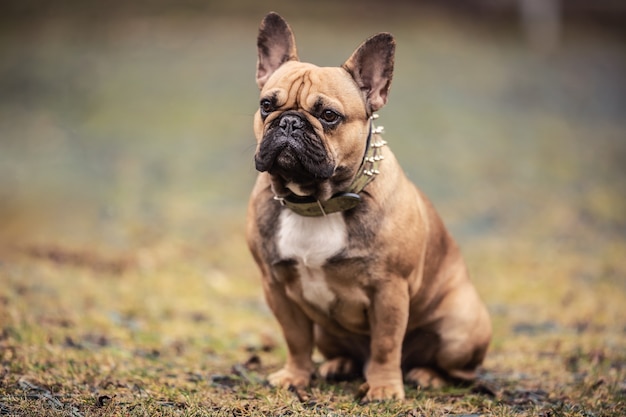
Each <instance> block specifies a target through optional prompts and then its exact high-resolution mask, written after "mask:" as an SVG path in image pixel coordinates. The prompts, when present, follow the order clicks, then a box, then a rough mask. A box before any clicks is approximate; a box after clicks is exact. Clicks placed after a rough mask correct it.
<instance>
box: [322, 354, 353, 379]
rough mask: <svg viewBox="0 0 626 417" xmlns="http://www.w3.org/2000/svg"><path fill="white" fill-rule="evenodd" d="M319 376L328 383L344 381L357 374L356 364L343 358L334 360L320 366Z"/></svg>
mask: <svg viewBox="0 0 626 417" xmlns="http://www.w3.org/2000/svg"><path fill="white" fill-rule="evenodd" d="M319 373H320V376H321V377H322V378H324V379H326V380H330V381H345V380H349V379H353V378H355V377H356V376H357V375H358V374H359V370H358V369H357V365H356V363H355V362H354V361H353V360H352V359H350V358H345V357H339V358H334V359H331V360H328V361H326V362H324V363H323V364H321V365H320V368H319Z"/></svg>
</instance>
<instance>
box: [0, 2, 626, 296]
mask: <svg viewBox="0 0 626 417" xmlns="http://www.w3.org/2000/svg"><path fill="white" fill-rule="evenodd" d="M270 10H275V11H277V12H279V13H281V14H282V15H283V17H285V18H286V19H287V20H288V21H289V22H290V24H291V25H292V27H293V28H294V30H295V33H296V38H297V41H298V46H299V52H300V57H301V59H302V60H305V61H311V62H314V63H317V64H320V65H339V64H341V63H342V62H343V61H344V60H345V59H346V58H347V57H348V56H349V55H350V54H351V52H352V51H353V50H354V49H355V48H356V46H357V45H358V44H359V43H360V42H361V41H362V40H364V39H365V38H366V37H368V36H370V35H371V34H373V33H376V32H379V31H389V32H392V33H393V34H394V35H395V36H396V38H397V43H398V47H397V57H396V69H395V74H394V81H393V85H392V92H391V96H390V102H389V104H388V106H387V107H385V108H384V109H383V110H382V111H381V112H380V113H381V118H380V119H379V123H380V124H381V125H384V126H385V128H386V139H387V140H388V141H389V142H390V145H391V147H392V149H393V150H394V151H395V152H396V154H397V155H398V157H399V159H400V162H401V163H402V165H403V167H404V168H405V170H406V172H407V174H408V175H409V176H410V178H411V179H412V180H413V181H414V182H415V183H416V184H418V186H420V187H421V188H422V189H423V190H424V191H425V192H426V194H427V195H428V196H429V197H430V198H431V199H432V200H433V202H434V204H435V206H436V207H437V208H438V209H439V211H440V212H441V213H442V216H443V218H444V219H445V221H446V223H447V224H448V226H449V228H450V230H451V231H452V233H453V235H454V236H455V237H456V238H457V239H458V240H459V241H460V243H461V246H462V247H463V248H464V250H465V251H466V253H468V254H469V257H470V264H471V263H472V260H471V259H472V256H473V254H476V253H477V251H480V252H482V253H486V252H489V253H493V256H494V257H495V256H498V254H501V253H509V255H508V258H507V259H508V260H512V259H514V260H516V262H520V263H529V262H530V263H531V262H536V261H537V260H538V259H542V260H543V261H545V262H551V260H553V259H556V258H554V257H559V256H561V255H562V254H563V253H568V254H572V256H578V255H580V256H588V257H593V258H594V259H599V258H601V259H605V261H603V262H602V264H601V266H600V267H599V268H601V271H600V272H598V271H596V270H595V269H594V270H593V271H588V272H580V273H581V274H583V275H585V274H587V275H585V276H584V277H583V279H586V278H585V277H586V276H590V277H592V278H590V279H595V278H597V276H598V274H600V275H602V276H603V277H605V278H606V277H607V276H609V277H610V279H611V282H613V283H614V284H616V285H617V286H618V287H619V288H621V289H622V290H624V289H625V288H626V287H625V285H626V284H625V280H624V275H623V272H624V270H625V269H626V267H624V262H625V261H624V260H623V259H622V258H623V256H622V255H623V252H622V251H623V250H624V248H625V247H626V245H625V244H624V238H625V237H626V165H625V164H626V82H625V78H624V74H626V48H625V43H624V41H625V40H626V31H625V30H624V28H625V27H626V26H625V23H626V5H625V4H624V3H623V2H620V1H615V0H613V1H612V0H601V1H600V0H599V1H594V2H589V1H584V0H578V1H576V0H563V1H559V0H508V1H504V0H503V1H493V0H473V1H443V2H435V1H392V0H387V1H384V2H375V1H369V0H367V1H326V0H323V1H318V2H305V1H267V2H253V1H232V2H222V1H220V2H218V1H201V0H183V1H165V0H156V1H147V0H145V1H137V2H125V1H121V0H117V1H116V0H114V1H108V2H96V1H72V0H67V1H55V2H44V1H37V0H28V1H3V2H2V4H1V5H0V242H3V243H4V245H5V246H11V247H31V246H33V245H34V246H37V245H57V246H62V247H67V248H74V249H80V248H90V249H93V250H96V251H100V252H102V253H113V254H128V253H135V251H138V250H141V248H149V247H153V246H155V245H158V244H159V243H160V242H163V241H180V242H185V245H187V246H188V247H191V248H193V249H194V250H195V251H197V252H198V253H200V254H201V253H204V252H205V251H206V252H209V251H211V250H213V249H214V248H219V247H223V245H224V244H226V243H227V242H230V243H228V244H231V246H230V247H231V248H232V249H231V252H228V251H226V252H225V253H224V255H225V258H223V259H222V262H223V264H228V263H229V259H228V257H229V256H232V259H233V260H234V261H236V262H244V263H246V262H249V264H246V265H251V261H250V259H249V258H248V256H247V254H246V253H245V251H246V249H245V244H244V240H243V229H244V223H245V210H246V203H247V197H248V194H249V191H250V189H251V186H252V183H253V181H254V178H255V175H256V173H255V170H254V167H253V163H252V157H253V152H254V146H255V141H254V137H253V134H252V116H253V114H254V112H255V111H256V108H257V105H258V103H257V101H258V90H257V87H256V84H255V81H254V75H255V74H254V73H255V62H256V33H257V28H258V25H259V22H260V21H261V19H262V17H263V16H264V15H265V13H266V12H268V11H270ZM233 242H234V243H233ZM519 248H526V249H527V250H525V251H521V250H520V249H519ZM528 248H532V250H530V251H529V250H528ZM518 250H519V252H516V251H518ZM234 252H237V254H236V256H235V254H234ZM240 252H241V253H240ZM607 253H609V254H612V255H611V256H609V255H606V254H607ZM607 256H608V257H607ZM246 271H248V269H246ZM250 271H253V269H252V267H251V266H250ZM607 271H608V272H607ZM607 274H608V275H607Z"/></svg>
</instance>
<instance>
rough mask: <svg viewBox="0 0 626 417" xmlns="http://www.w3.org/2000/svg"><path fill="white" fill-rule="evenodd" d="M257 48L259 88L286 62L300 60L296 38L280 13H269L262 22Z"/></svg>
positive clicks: (257, 79)
mask: <svg viewBox="0 0 626 417" xmlns="http://www.w3.org/2000/svg"><path fill="white" fill-rule="evenodd" d="M257 48H258V51H259V58H258V61H257V65H256V83H257V85H258V86H259V88H263V86H264V85H265V83H266V82H267V80H268V78H270V76H271V75H272V74H273V73H274V71H276V70H277V69H278V67H280V66H281V65H283V64H284V63H285V62H287V61H298V52H297V50H296V38H295V37H294V36H293V31H292V30H291V28H290V27H289V24H288V23H287V22H286V21H285V19H283V18H282V17H280V15H279V14H278V13H274V12H271V13H269V14H268V15H267V16H265V18H264V19H263V22H261V27H259V36H258V38H257Z"/></svg>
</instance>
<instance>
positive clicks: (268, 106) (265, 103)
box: [261, 98, 274, 115]
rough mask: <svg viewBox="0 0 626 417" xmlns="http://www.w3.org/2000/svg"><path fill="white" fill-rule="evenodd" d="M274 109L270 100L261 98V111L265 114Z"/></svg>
mask: <svg viewBox="0 0 626 417" xmlns="http://www.w3.org/2000/svg"><path fill="white" fill-rule="evenodd" d="M273 109H274V106H273V105H272V102H271V101H270V100H268V99H266V98H265V99H263V100H261V113H263V114H265V115H267V114H268V113H270V112H271V111H272V110H273Z"/></svg>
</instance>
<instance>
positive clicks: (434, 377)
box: [405, 368, 446, 389]
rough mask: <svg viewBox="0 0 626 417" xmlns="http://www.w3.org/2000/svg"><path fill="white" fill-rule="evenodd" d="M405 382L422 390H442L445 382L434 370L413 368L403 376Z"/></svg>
mask: <svg viewBox="0 0 626 417" xmlns="http://www.w3.org/2000/svg"><path fill="white" fill-rule="evenodd" d="M405 379H406V382H408V383H409V384H413V385H416V386H418V387H422V388H434V389H439V388H443V387H444V386H445V385H446V380H445V379H444V378H443V377H442V376H441V375H440V374H439V373H438V372H437V371H435V370H434V369H430V368H413V369H411V370H410V371H409V372H407V374H406V376H405Z"/></svg>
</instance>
